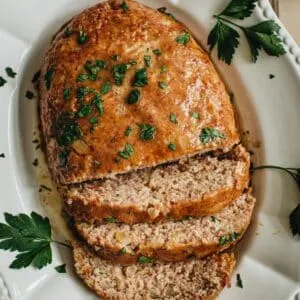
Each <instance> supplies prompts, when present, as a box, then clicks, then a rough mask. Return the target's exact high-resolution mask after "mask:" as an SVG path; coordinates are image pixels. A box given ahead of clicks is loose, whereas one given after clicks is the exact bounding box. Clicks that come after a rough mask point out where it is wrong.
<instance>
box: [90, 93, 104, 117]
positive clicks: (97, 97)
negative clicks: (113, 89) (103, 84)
mask: <svg viewBox="0 0 300 300" xmlns="http://www.w3.org/2000/svg"><path fill="white" fill-rule="evenodd" d="M92 103H93V104H94V105H95V106H96V108H97V110H98V113H99V115H100V117H102V116H103V114H104V107H103V101H102V99H101V97H100V95H98V94H97V95H95V97H94V99H93V101H92Z"/></svg>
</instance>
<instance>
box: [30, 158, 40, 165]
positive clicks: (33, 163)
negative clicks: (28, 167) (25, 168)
mask: <svg viewBox="0 0 300 300" xmlns="http://www.w3.org/2000/svg"><path fill="white" fill-rule="evenodd" d="M32 165H33V166H34V167H37V166H38V165H39V160H38V159H37V158H35V159H34V161H33V162H32Z"/></svg>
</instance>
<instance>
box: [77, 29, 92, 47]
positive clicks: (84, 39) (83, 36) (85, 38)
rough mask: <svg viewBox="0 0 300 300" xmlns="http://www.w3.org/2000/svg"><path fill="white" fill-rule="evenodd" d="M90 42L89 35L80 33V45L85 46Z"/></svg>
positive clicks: (78, 40) (78, 38)
mask: <svg viewBox="0 0 300 300" xmlns="http://www.w3.org/2000/svg"><path fill="white" fill-rule="evenodd" d="M88 40H89V37H88V35H87V34H86V33H85V32H83V31H82V30H80V31H79V34H78V37H77V42H78V44H80V45H83V44H85V43H86V42H87V41H88Z"/></svg>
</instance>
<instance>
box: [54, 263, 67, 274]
mask: <svg viewBox="0 0 300 300" xmlns="http://www.w3.org/2000/svg"><path fill="white" fill-rule="evenodd" d="M54 269H55V271H56V272H57V273H67V271H66V264H63V265H60V266H57V267H55V268H54Z"/></svg>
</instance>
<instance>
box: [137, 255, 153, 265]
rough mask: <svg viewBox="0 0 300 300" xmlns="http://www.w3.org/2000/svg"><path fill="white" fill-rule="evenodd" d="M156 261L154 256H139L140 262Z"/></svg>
mask: <svg viewBox="0 0 300 300" xmlns="http://www.w3.org/2000/svg"><path fill="white" fill-rule="evenodd" d="M152 262H154V258H151V257H147V256H139V258H138V263H139V264H147V263H152Z"/></svg>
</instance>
